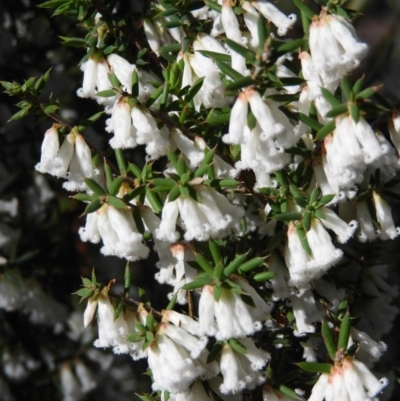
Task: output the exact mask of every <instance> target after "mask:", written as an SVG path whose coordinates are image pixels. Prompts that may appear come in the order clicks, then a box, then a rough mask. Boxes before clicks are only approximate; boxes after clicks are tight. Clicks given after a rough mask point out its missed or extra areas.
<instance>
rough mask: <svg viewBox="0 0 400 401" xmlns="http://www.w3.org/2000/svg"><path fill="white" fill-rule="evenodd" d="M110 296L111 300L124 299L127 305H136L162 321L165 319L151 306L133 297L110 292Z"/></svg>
mask: <svg viewBox="0 0 400 401" xmlns="http://www.w3.org/2000/svg"><path fill="white" fill-rule="evenodd" d="M108 296H109V297H111V298H116V299H122V300H123V301H124V302H125V303H126V304H127V305H135V306H141V305H142V306H143V307H144V308H145V309H146V310H147V312H150V313H152V314H153V315H157V316H158V317H159V318H160V319H161V318H162V317H163V315H162V314H161V313H160V312H159V311H158V310H156V309H154V308H153V307H151V306H150V305H147V304H144V303H143V302H140V301H136V299H133V298H131V297H126V296H125V295H124V294H121V295H117V294H114V293H113V292H111V291H109V293H108Z"/></svg>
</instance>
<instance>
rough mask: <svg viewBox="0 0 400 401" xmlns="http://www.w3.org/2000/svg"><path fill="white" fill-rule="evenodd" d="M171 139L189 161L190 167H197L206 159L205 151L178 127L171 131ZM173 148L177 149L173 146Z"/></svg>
mask: <svg viewBox="0 0 400 401" xmlns="http://www.w3.org/2000/svg"><path fill="white" fill-rule="evenodd" d="M169 138H170V141H171V142H172V143H173V144H174V145H175V146H176V148H178V149H179V150H180V151H181V153H183V155H184V156H185V158H186V159H187V160H188V162H189V167H190V168H191V169H195V168H196V167H198V166H199V164H200V163H201V162H202V161H203V159H204V152H202V151H201V150H199V149H198V148H197V147H196V146H195V144H194V142H193V141H191V140H190V139H189V138H188V137H186V136H184V135H183V134H182V132H181V131H180V130H178V129H173V130H172V131H171V133H170V136H169ZM171 150H175V149H173V148H171Z"/></svg>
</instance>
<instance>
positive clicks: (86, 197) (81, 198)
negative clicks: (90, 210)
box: [72, 193, 97, 202]
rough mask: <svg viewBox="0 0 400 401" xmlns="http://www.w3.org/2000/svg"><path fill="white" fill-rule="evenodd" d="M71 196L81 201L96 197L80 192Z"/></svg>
mask: <svg viewBox="0 0 400 401" xmlns="http://www.w3.org/2000/svg"><path fill="white" fill-rule="evenodd" d="M72 198H73V199H76V200H78V201H81V202H92V201H94V200H95V199H97V196H93V195H88V194H85V193H80V194H76V195H74V196H72Z"/></svg>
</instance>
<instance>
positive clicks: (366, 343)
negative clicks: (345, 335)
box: [348, 327, 387, 367]
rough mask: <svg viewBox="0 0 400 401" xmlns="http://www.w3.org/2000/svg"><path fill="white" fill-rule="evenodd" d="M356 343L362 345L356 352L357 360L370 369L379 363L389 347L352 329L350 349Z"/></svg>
mask: <svg viewBox="0 0 400 401" xmlns="http://www.w3.org/2000/svg"><path fill="white" fill-rule="evenodd" d="M354 341H358V343H359V344H360V345H359V347H358V349H357V352H356V356H357V359H359V360H360V361H361V362H363V363H364V364H365V365H366V366H368V367H372V366H373V365H374V364H375V363H376V362H378V361H379V359H381V357H382V355H383V354H384V352H385V351H386V350H387V345H386V344H385V343H384V342H382V341H379V342H377V341H374V340H373V339H372V338H371V337H370V336H369V335H368V334H367V333H364V332H362V331H359V330H357V329H356V328H354V327H352V328H351V333H350V337H349V344H348V347H350V346H351V345H352V344H353V343H354Z"/></svg>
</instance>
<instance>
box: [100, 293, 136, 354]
mask: <svg viewBox="0 0 400 401" xmlns="http://www.w3.org/2000/svg"><path fill="white" fill-rule="evenodd" d="M126 318H127V319H125V313H124V312H123V311H122V312H121V313H120V314H119V316H118V317H117V318H116V319H114V308H113V306H112V305H111V302H110V299H109V297H108V290H107V289H104V290H103V291H102V292H101V293H100V295H99V297H98V306H97V325H98V329H99V332H98V339H96V340H95V341H94V343H93V345H94V346H95V347H97V348H109V347H112V348H113V352H114V353H115V354H127V353H130V352H132V353H133V352H135V351H136V350H137V348H138V347H139V346H141V344H139V345H138V343H134V342H130V341H127V338H128V336H129V335H130V334H131V333H132V332H133V331H134V326H135V323H136V322H133V324H132V322H129V320H131V319H132V315H131V313H129V312H127V313H126ZM132 326H133V327H132Z"/></svg>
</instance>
